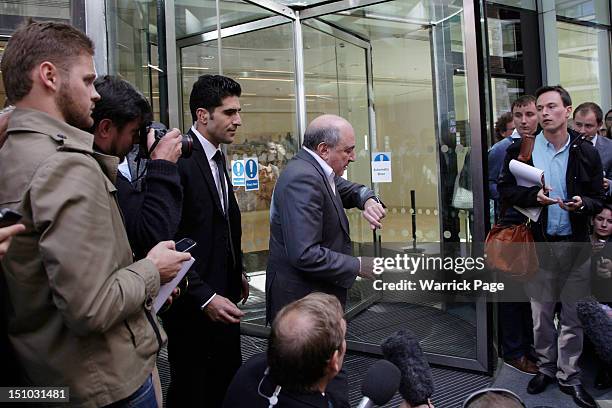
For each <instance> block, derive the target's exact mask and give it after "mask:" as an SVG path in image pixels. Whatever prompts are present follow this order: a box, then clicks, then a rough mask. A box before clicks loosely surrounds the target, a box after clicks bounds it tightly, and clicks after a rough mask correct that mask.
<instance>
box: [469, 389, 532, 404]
mask: <svg viewBox="0 0 612 408" xmlns="http://www.w3.org/2000/svg"><path fill="white" fill-rule="evenodd" d="M500 391H502V390H499V391H486V392H483V393H481V394H479V395H476V396H475V395H474V394H472V395H470V396H469V397H468V400H466V402H467V404H464V408H525V405H524V404H523V403H522V402H521V400H520V399H519V398H518V396H516V395H514V394H513V393H510V392H509V391H505V390H504V391H503V392H500Z"/></svg>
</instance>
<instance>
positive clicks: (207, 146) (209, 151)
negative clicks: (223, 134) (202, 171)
mask: <svg viewBox="0 0 612 408" xmlns="http://www.w3.org/2000/svg"><path fill="white" fill-rule="evenodd" d="M191 131H192V132H193V134H194V135H196V137H197V138H198V140H199V141H200V144H201V145H202V148H203V149H204V153H205V154H206V158H207V159H208V161H211V160H213V156H214V155H215V153H217V150H221V149H219V148H217V147H215V146H214V145H213V144H212V143H210V142H209V141H208V139H206V138H205V137H204V136H202V135H201V134H200V132H198V130H197V129H196V127H195V125H194V126H192V127H191Z"/></svg>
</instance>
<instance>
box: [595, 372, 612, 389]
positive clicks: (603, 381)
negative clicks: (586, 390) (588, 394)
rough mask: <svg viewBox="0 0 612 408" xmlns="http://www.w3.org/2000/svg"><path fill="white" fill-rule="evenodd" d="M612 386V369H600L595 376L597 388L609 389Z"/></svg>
mask: <svg viewBox="0 0 612 408" xmlns="http://www.w3.org/2000/svg"><path fill="white" fill-rule="evenodd" d="M608 388H612V369H609V368H608V369H606V368H603V369H600V370H599V372H598V373H597V375H596V376H595V389H597V390H607V389H608Z"/></svg>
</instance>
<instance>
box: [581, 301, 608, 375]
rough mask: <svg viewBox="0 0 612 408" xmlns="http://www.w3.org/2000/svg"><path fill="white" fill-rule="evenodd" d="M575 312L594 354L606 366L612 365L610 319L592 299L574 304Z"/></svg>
mask: <svg viewBox="0 0 612 408" xmlns="http://www.w3.org/2000/svg"><path fill="white" fill-rule="evenodd" d="M576 311H577V312H578V318H579V319H580V322H581V323H582V326H583V328H584V332H585V334H586V335H587V337H588V338H589V340H591V343H593V348H594V349H595V353H597V355H598V356H599V357H600V358H601V359H602V361H604V362H605V363H606V364H608V365H612V318H610V317H608V315H607V314H606V312H605V310H603V309H602V307H601V305H600V304H599V303H597V301H595V300H594V299H589V300H582V301H579V302H576Z"/></svg>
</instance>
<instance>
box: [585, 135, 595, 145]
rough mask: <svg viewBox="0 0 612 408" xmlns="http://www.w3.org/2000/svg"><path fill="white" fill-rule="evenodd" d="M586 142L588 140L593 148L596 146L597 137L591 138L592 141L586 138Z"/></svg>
mask: <svg viewBox="0 0 612 408" xmlns="http://www.w3.org/2000/svg"><path fill="white" fill-rule="evenodd" d="M587 140H588V141H589V142H591V143H592V144H593V146H595V145H596V144H597V135H595V136H593V138H592V139H588V138H587Z"/></svg>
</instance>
